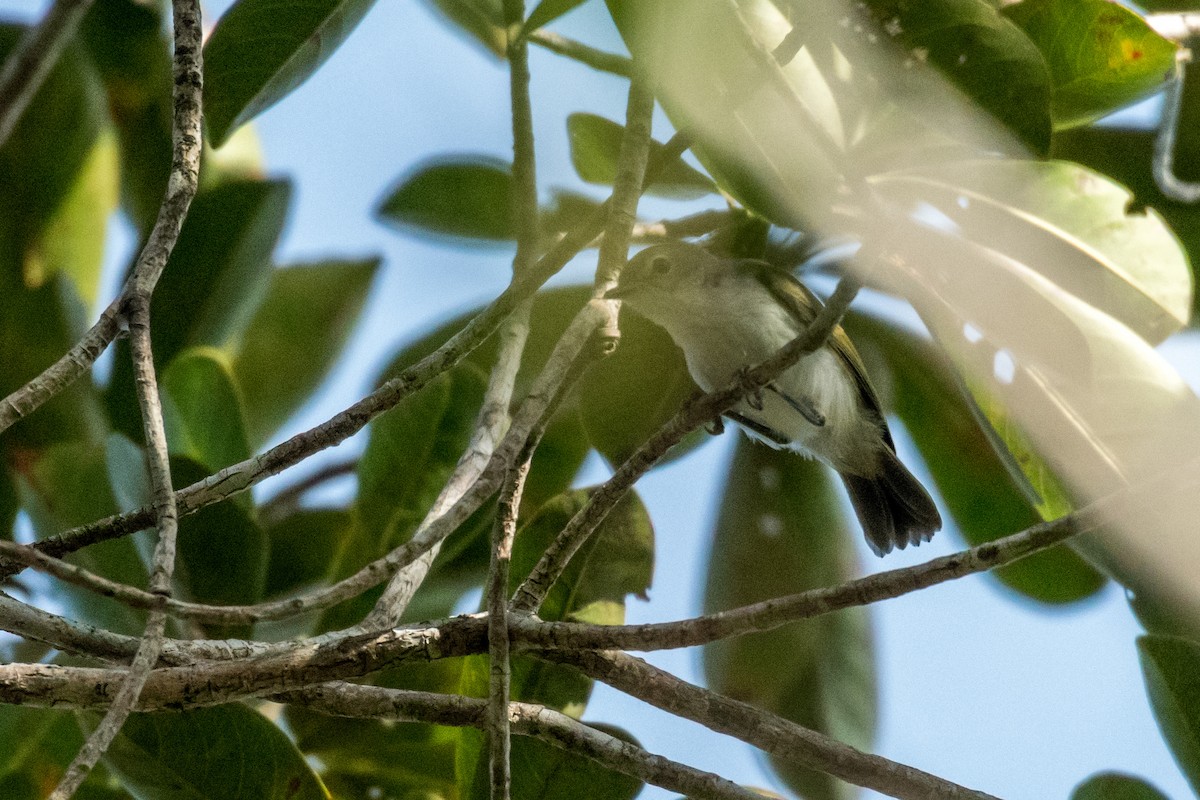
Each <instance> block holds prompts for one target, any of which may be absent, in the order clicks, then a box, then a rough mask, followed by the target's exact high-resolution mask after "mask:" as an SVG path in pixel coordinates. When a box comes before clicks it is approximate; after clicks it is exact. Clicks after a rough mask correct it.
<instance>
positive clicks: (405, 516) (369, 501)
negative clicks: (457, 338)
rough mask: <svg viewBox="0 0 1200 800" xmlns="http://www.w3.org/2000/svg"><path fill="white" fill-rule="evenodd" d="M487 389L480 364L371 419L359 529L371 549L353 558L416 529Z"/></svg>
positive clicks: (364, 557) (361, 468)
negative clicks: (383, 414) (477, 367)
mask: <svg viewBox="0 0 1200 800" xmlns="http://www.w3.org/2000/svg"><path fill="white" fill-rule="evenodd" d="M483 388H484V379H483V375H482V374H481V373H480V372H479V371H478V370H476V369H473V368H471V367H469V366H467V367H459V368H456V369H453V370H451V371H450V372H449V373H446V374H444V375H442V376H439V377H438V378H436V379H434V380H433V381H430V383H429V384H428V385H426V386H425V388H423V389H422V390H421V391H419V392H417V393H416V394H414V395H411V396H410V397H408V398H405V400H403V401H402V402H401V403H400V404H399V405H398V406H396V408H395V409H393V410H392V411H390V412H388V414H386V415H385V416H382V417H379V418H377V419H376V420H375V421H374V422H373V423H372V424H371V428H370V434H371V435H370V439H369V440H368V441H367V448H366V450H365V451H364V452H363V457H362V459H361V460H360V461H359V464H358V481H359V489H358V498H357V500H356V503H355V511H356V513H357V519H358V528H359V530H358V531H357V534H356V535H357V536H359V537H362V538H361V539H360V544H363V545H365V546H366V547H367V548H368V552H366V553H362V552H359V553H356V554H354V560H355V561H362V562H363V563H366V561H369V560H371V559H373V558H377V557H378V556H381V555H383V554H384V553H386V552H388V551H389V550H391V549H392V548H393V547H395V546H396V545H397V544H400V543H401V542H403V541H405V540H406V539H407V538H408V537H409V536H410V535H411V534H412V531H413V530H414V529H415V527H416V525H417V523H418V522H420V520H421V518H422V517H423V516H424V515H425V513H426V511H428V509H429V507H430V506H431V505H432V504H433V500H434V497H436V495H437V493H438V492H439V491H440V490H441V487H442V485H443V484H444V483H445V481H446V478H448V477H449V476H450V473H451V472H452V471H453V469H454V466H455V464H456V463H457V461H458V457H459V456H460V455H461V454H462V451H463V449H464V448H465V447H466V445H467V441H468V440H469V438H470V435H471V431H472V428H473V426H474V422H475V412H476V411H478V409H479V406H480V404H481V403H482V402H483ZM347 555H350V554H347Z"/></svg>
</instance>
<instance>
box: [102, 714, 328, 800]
mask: <svg viewBox="0 0 1200 800" xmlns="http://www.w3.org/2000/svg"><path fill="white" fill-rule="evenodd" d="M104 761H105V763H106V764H107V765H108V766H109V767H110V768H111V769H112V770H113V771H114V772H116V773H117V774H118V775H120V776H121V780H122V781H123V782H124V783H125V785H127V786H128V787H129V788H130V789H131V790H132V791H134V792H135V793H136V794H137V796H138V798H139V800H179V798H185V797H186V798H188V799H189V800H229V798H233V797H247V798H249V797H254V798H264V800H267V799H268V798H269V799H270V800H331V797H332V796H331V795H330V794H329V791H328V790H327V789H326V788H325V786H324V785H323V784H322V783H321V779H320V778H318V777H317V776H316V774H315V773H314V772H313V771H312V768H311V767H309V765H308V764H307V763H306V762H305V760H304V756H303V755H302V754H301V753H300V751H299V750H297V749H296V746H295V745H293V744H292V743H291V741H290V740H289V739H288V738H287V736H286V735H285V734H284V732H283V731H281V730H280V729H279V728H278V727H276V726H275V725H274V724H272V723H271V722H269V721H268V720H267V719H266V718H265V717H263V716H262V715H261V714H259V713H258V712H257V711H252V710H251V709H249V708H247V707H245V706H243V705H238V704H231V705H224V706H216V707H213V708H197V709H192V710H190V711H163V712H159V713H155V714H133V715H131V716H130V717H129V719H128V720H127V721H126V723H125V726H124V727H123V728H122V729H121V733H120V735H118V736H117V738H116V739H115V740H114V741H113V744H112V747H110V748H109V750H108V752H107V753H106V754H105V756H104Z"/></svg>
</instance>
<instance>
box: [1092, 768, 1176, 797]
mask: <svg viewBox="0 0 1200 800" xmlns="http://www.w3.org/2000/svg"><path fill="white" fill-rule="evenodd" d="M1071 800H1167V796H1166V795H1165V794H1163V793H1162V792H1160V791H1159V790H1158V789H1155V788H1154V787H1153V786H1151V785H1150V784H1149V783H1147V782H1146V781H1144V780H1142V779H1141V778H1136V777H1134V776H1133V775H1122V774H1121V773H1119V772H1101V773H1097V774H1096V775H1093V776H1091V777H1090V778H1088V779H1087V780H1086V781H1084V782H1083V783H1081V784H1079V785H1078V786H1076V787H1075V791H1073V792H1071Z"/></svg>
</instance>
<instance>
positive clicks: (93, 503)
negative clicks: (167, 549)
mask: <svg viewBox="0 0 1200 800" xmlns="http://www.w3.org/2000/svg"><path fill="white" fill-rule="evenodd" d="M18 490H19V493H20V497H21V506H22V507H23V508H24V509H25V510H26V511H27V512H28V514H29V518H30V520H31V521H32V523H33V529H34V532H35V533H36V534H37V538H38V539H45V538H46V537H48V536H53V535H54V534H57V533H61V532H62V531H64V530H66V529H68V528H71V527H74V526H76V525H83V524H85V523H88V522H92V521H93V520H96V519H98V518H100V517H104V516H106V515H108V514H115V513H116V512H117V511H118V510H119V509H118V507H117V504H116V500H115V499H114V497H113V493H112V489H111V488H110V486H109V481H108V466H107V463H106V460H105V450H104V447H103V446H95V445H88V444H85V443H83V442H65V443H62V444H57V445H53V446H51V447H48V448H46V449H45V450H44V451H43V452H42V454H41V456H40V457H38V458H37V460H36V461H34V462H33V463H32V464H30V465H29V466H28V467H27V468H26V469H23V470H22V471H21V472H20V477H19V483H18ZM67 560H68V561H70V562H71V563H72V564H77V565H79V566H81V567H83V568H85V569H88V570H90V571H92V572H96V573H99V574H101V575H104V576H105V577H107V578H110V579H112V580H116V581H121V582H122V583H128V584H131V585H133V586H145V585H146V580H147V572H146V569H145V567H144V566H143V564H142V561H141V559H140V557H139V555H138V550H137V546H136V544H135V540H134V538H133V537H125V538H122V539H114V540H111V541H108V542H102V543H100V544H96V545H92V546H90V547H88V548H86V549H85V550H81V551H79V552H77V553H73V554H71V555H70V556H68V557H67ZM55 598H56V600H57V602H59V603H61V604H63V605H64V606H65V607H66V608H68V609H69V611H70V612H71V615H72V616H73V617H74V618H75V619H79V620H82V621H85V622H91V623H93V624H96V625H101V626H103V627H106V628H109V629H111V630H114V631H119V632H122V633H131V634H138V635H140V633H141V631H142V630H143V629H144V624H143V622H142V615H141V614H140V613H139V612H135V611H133V610H131V609H129V608H128V607H126V606H124V605H122V604H120V603H117V602H115V601H113V600H110V599H108V598H107V597H101V596H100V595H97V594H94V593H92V592H89V591H86V590H84V589H80V588H76V587H75V586H72V585H70V584H65V583H58V582H56V584H55Z"/></svg>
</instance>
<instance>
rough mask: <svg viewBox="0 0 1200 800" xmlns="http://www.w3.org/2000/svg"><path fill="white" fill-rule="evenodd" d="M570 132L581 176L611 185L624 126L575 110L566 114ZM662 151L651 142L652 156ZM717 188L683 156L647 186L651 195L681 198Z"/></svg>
mask: <svg viewBox="0 0 1200 800" xmlns="http://www.w3.org/2000/svg"><path fill="white" fill-rule="evenodd" d="M567 135H568V136H569V137H570V140H571V163H572V164H573V165H574V166H575V171H576V172H577V173H579V177H581V178H583V179H584V180H585V181H587V182H588V183H598V184H603V185H608V186H611V185H612V182H613V180H615V179H616V176H617V160H618V158H619V156H620V152H621V139H622V137H623V136H624V135H625V127H624V126H623V125H621V124H619V123H616V122H613V121H611V120H608V119H605V118H604V117H601V116H598V115H596V114H585V113H582V112H576V113H574V114H571V115H570V116H568V117H567ZM661 150H662V144H661V143H659V142H658V141H652V142H651V144H650V158H651V159H653V158H654V157H655V155H657V154H658V153H659V152H660V151H661ZM716 190H717V187H716V186H715V185H714V184H713V182H712V180H711V179H710V178H709V177H708V176H707V175H704V174H702V173H700V172H697V171H696V170H694V169H692V168H691V167H690V166H688V165H687V164H686V163H684V161H683V159H682V158H676V159H674V160H673V161H671V162H670V163H669V164H667V165H666V166H665V167H664V168H663V169H662V171H661V172H660V173H659V177H658V179H657V180H655V181H654V183H652V184H650V186H649V187H648V188H647V189H646V191H647V192H648V193H649V194H656V195H659V196H662V197H672V198H676V199H680V200H694V199H696V198H698V197H704V196H705V195H708V194H713V193H714V192H716Z"/></svg>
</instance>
